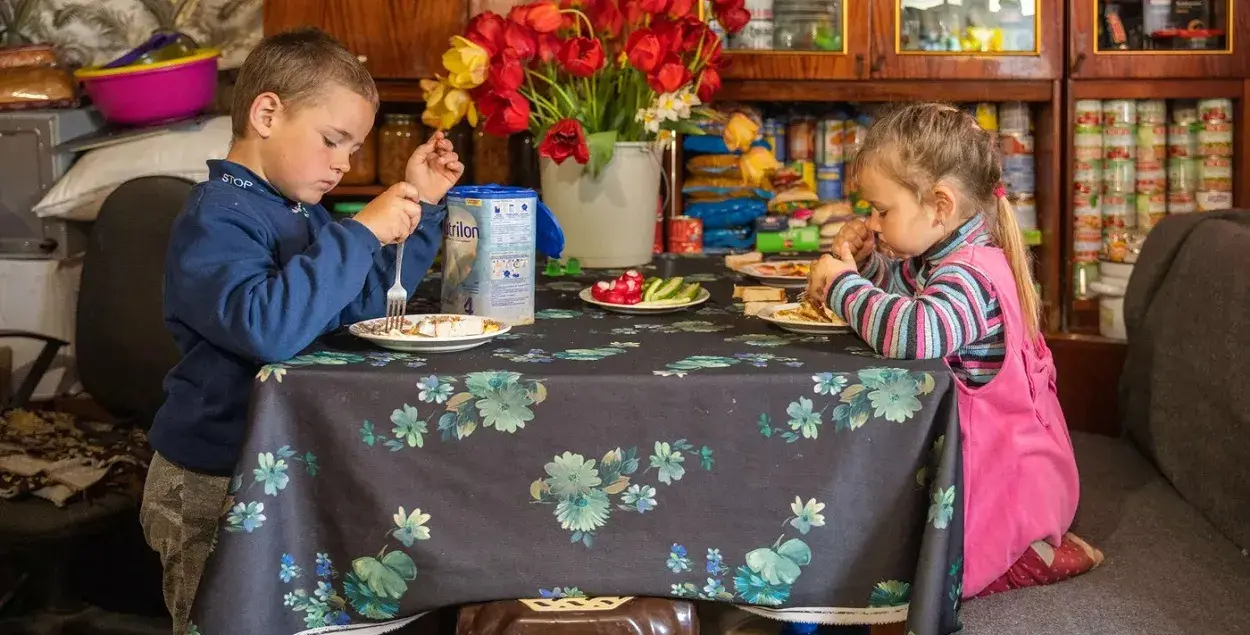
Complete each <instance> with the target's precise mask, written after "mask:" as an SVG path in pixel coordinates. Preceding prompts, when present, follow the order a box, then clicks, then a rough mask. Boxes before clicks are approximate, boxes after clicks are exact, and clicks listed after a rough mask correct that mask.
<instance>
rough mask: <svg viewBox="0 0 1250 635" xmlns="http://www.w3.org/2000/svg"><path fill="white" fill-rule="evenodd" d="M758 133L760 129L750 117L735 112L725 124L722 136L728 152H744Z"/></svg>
mask: <svg viewBox="0 0 1250 635" xmlns="http://www.w3.org/2000/svg"><path fill="white" fill-rule="evenodd" d="M759 133H760V127H759V126H758V125H756V123H755V122H754V121H751V118H750V117H748V116H746V115H744V114H742V113H740V112H735V113H734V114H733V116H732V117H730V118H729V121H728V123H726V124H725V133H724V135H722V136H723V137H724V139H725V145H727V146H729V151H730V152H739V151H741V152H746V151H747V150H748V149H750V147H751V144H752V143H753V142H754V141H755V139H756V137H757V136H759Z"/></svg>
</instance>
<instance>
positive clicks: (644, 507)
mask: <svg viewBox="0 0 1250 635" xmlns="http://www.w3.org/2000/svg"><path fill="white" fill-rule="evenodd" d="M621 503H622V505H620V506H619V507H620V508H621V509H623V510H625V511H631V512H632V511H636V512H638V513H639V514H642V513H645V512H648V511H650V510H652V509H655V505H656V502H655V488H654V487H651V486H650V485H638V484H634V485H630V486H629V489H627V490H625V493H624V494H621Z"/></svg>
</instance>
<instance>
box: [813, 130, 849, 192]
mask: <svg viewBox="0 0 1250 635" xmlns="http://www.w3.org/2000/svg"><path fill="white" fill-rule="evenodd" d="M848 123H850V125H851V126H854V125H855V124H854V122H848V121H847V120H846V118H845V117H843V116H841V115H830V116H826V117H823V118H822V119H821V120H820V121H818V122H817V123H816V195H817V196H819V197H820V200H822V201H840V200H842V195H843V188H842V176H843V174H844V173H845V172H844V171H845V169H846V167H845V153H844V151H843V144H844V143H845V142H846V129H847V124H848Z"/></svg>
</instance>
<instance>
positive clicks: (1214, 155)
mask: <svg viewBox="0 0 1250 635" xmlns="http://www.w3.org/2000/svg"><path fill="white" fill-rule="evenodd" d="M1197 129H1198V153H1199V155H1200V156H1201V161H1202V163H1201V164H1200V165H1199V166H1198V201H1197V203H1198V211H1201V212H1208V211H1213V210H1221V209H1228V208H1230V207H1232V206H1233V102H1232V101H1231V100H1228V99H1204V100H1202V101H1199V102H1198V123H1197Z"/></svg>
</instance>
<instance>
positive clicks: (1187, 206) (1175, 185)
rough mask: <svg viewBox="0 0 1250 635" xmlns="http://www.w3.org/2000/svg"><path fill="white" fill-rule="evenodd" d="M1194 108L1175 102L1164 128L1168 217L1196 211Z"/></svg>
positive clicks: (1196, 140)
mask: <svg viewBox="0 0 1250 635" xmlns="http://www.w3.org/2000/svg"><path fill="white" fill-rule="evenodd" d="M1198 128H1199V125H1198V108H1197V107H1196V106H1195V105H1194V103H1193V102H1175V103H1174V107H1173V109H1172V123H1171V125H1169V126H1168V167H1167V172H1168V213H1169V214H1188V213H1190V212H1196V211H1198V165H1199V153H1198Z"/></svg>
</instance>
